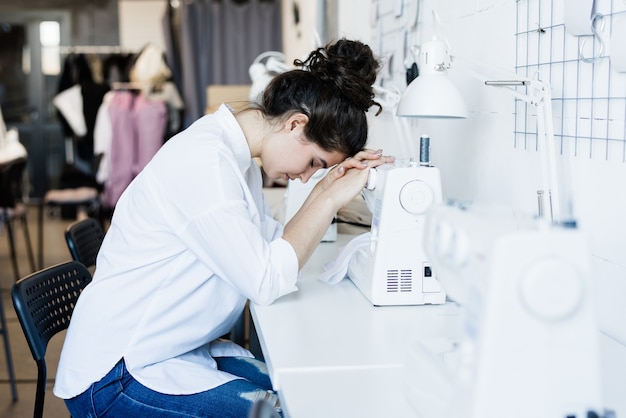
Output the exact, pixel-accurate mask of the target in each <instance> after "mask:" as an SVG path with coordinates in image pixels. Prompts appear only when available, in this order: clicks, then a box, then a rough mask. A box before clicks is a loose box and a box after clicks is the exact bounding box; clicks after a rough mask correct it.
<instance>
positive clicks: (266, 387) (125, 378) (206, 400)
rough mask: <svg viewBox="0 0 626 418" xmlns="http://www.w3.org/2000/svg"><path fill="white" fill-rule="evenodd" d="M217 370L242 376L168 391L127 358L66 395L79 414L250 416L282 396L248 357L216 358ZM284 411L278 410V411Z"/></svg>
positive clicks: (76, 416) (107, 416)
mask: <svg viewBox="0 0 626 418" xmlns="http://www.w3.org/2000/svg"><path fill="white" fill-rule="evenodd" d="M215 360H216V361H217V365H218V368H219V369H220V370H222V371H225V372H228V373H231V374H233V375H236V376H241V377H243V378H244V379H236V380H233V381H230V382H228V383H225V384H223V385H220V386H218V387H216V388H213V389H211V390H207V391H205V392H200V393H195V394H192V395H167V394H163V393H159V392H155V391H153V390H151V389H148V388H147V387H145V386H143V385H142V384H140V383H139V382H137V381H136V380H135V379H133V377H132V376H131V375H130V373H128V370H126V366H125V364H124V360H120V361H119V362H118V363H117V364H116V365H115V367H113V369H112V370H111V371H110V372H109V373H108V374H107V375H106V376H105V377H103V378H102V380H100V381H99V382H96V383H94V384H92V385H91V386H90V387H89V389H87V390H86V391H85V392H83V393H82V394H80V395H78V396H76V397H74V398H71V399H66V400H65V404H66V405H67V408H68V409H69V411H70V413H71V414H72V417H74V418H83V417H90V418H96V417H97V418H100V417H102V418H113V417H125V418H126V417H133V418H142V417H149V418H160V417H185V418H192V417H194V418H200V417H203V418H208V417H219V418H230V417H232V418H245V417H248V416H249V414H250V411H251V409H252V408H253V406H254V408H255V409H256V408H258V407H259V402H261V403H263V404H264V405H263V406H264V407H267V404H268V403H269V404H271V405H272V406H275V407H276V408H277V410H278V411H279V406H278V396H277V395H276V394H275V393H274V392H272V391H271V389H272V384H271V382H270V379H269V376H268V375H267V373H266V372H265V370H266V368H265V363H263V362H262V361H260V360H256V359H252V358H243V357H216V358H215ZM269 416H276V417H280V416H281V414H280V413H277V412H274V413H273V415H269Z"/></svg>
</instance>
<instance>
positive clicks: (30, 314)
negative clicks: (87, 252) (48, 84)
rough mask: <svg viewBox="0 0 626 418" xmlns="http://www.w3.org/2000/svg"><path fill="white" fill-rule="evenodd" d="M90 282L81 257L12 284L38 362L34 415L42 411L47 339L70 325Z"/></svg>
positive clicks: (39, 414) (26, 335) (44, 390)
mask: <svg viewBox="0 0 626 418" xmlns="http://www.w3.org/2000/svg"><path fill="white" fill-rule="evenodd" d="M90 282H91V273H90V272H89V270H87V267H85V266H84V265H83V264H82V263H80V262H78V261H67V262H65V263H61V264H57V265H54V266H52V267H47V268H45V269H43V270H40V271H37V272H35V273H32V274H30V275H28V276H26V277H24V278H23V279H20V280H19V281H17V282H16V283H15V284H13V287H12V288H11V298H12V299H13V307H14V308H15V313H16V314H17V318H18V319H19V321H20V325H21V326H22V331H24V336H25V337H26V341H27V342H28V347H29V348H30V352H31V354H32V355H33V359H34V360H35V362H36V363H37V389H36V395H35V413H34V416H35V417H41V416H42V415H43V404H44V400H45V394H46V379H47V370H46V359H45V356H46V350H47V348H48V342H49V341H50V339H51V338H52V337H54V336H55V335H56V334H58V333H59V332H61V331H63V330H65V329H67V327H68V326H69V324H70V318H71V317H72V313H73V312H74V307H75V306H76V301H77V300H78V297H79V296H80V294H81V293H82V291H83V289H84V288H85V286H87V285H88V284H89V283H90Z"/></svg>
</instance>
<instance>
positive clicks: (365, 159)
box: [323, 149, 395, 207]
mask: <svg viewBox="0 0 626 418" xmlns="http://www.w3.org/2000/svg"><path fill="white" fill-rule="evenodd" d="M394 160H395V159H394V157H391V156H384V155H383V153H382V150H370V149H364V150H362V151H360V152H358V153H357V154H355V155H354V156H353V157H350V158H346V159H345V160H344V161H342V162H341V163H339V164H337V166H335V167H334V168H333V169H332V170H331V171H330V172H329V173H328V174H327V175H326V176H325V178H324V185H323V187H324V190H326V191H327V194H330V196H332V197H333V199H334V200H335V201H336V202H337V204H338V205H339V207H341V206H343V205H345V204H347V203H348V202H350V200H352V199H353V198H354V196H356V195H357V194H358V193H360V191H361V190H362V189H363V187H365V183H367V178H368V175H369V169H370V168H374V167H377V166H379V165H382V164H385V163H391V162H393V161H394Z"/></svg>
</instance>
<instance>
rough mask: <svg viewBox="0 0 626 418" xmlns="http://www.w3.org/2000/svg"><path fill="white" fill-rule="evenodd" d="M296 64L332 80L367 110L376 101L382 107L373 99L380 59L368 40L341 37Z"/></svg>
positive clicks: (333, 83) (342, 92) (347, 96)
mask: <svg viewBox="0 0 626 418" xmlns="http://www.w3.org/2000/svg"><path fill="white" fill-rule="evenodd" d="M294 64H295V65H297V66H301V67H303V69H306V70H308V71H310V72H311V73H312V74H314V75H315V76H317V77H319V79H320V80H322V81H324V82H327V83H332V85H333V86H334V87H335V88H337V89H338V91H339V92H340V93H341V94H342V95H344V96H345V97H346V98H348V99H349V100H350V101H352V103H353V104H354V105H355V106H357V107H358V108H360V109H362V110H364V111H366V112H367V110H368V109H369V108H370V107H371V106H372V105H378V106H379V107H380V105H379V104H378V103H376V102H375V101H374V100H373V99H374V96H375V94H374V90H373V88H372V85H373V84H374V82H375V81H376V76H377V74H378V69H379V68H380V63H379V61H378V60H377V59H376V58H375V57H374V54H373V53H372V50H371V48H370V47H369V46H367V45H365V44H364V43H362V42H359V41H353V40H347V39H340V40H339V41H337V42H335V43H333V44H328V45H326V46H325V47H322V48H318V49H316V50H315V51H313V52H311V54H310V55H309V57H308V58H307V59H306V60H305V61H304V62H303V61H300V60H295V61H294Z"/></svg>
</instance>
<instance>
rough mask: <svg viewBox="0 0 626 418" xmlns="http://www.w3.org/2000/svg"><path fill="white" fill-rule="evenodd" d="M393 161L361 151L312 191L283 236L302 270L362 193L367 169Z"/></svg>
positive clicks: (377, 154) (330, 173)
mask: <svg viewBox="0 0 626 418" xmlns="http://www.w3.org/2000/svg"><path fill="white" fill-rule="evenodd" d="M392 161H393V157H383V156H382V155H381V153H380V151H370V150H365V151H361V152H359V153H358V154H357V155H355V156H354V157H352V158H348V159H347V160H345V161H343V162H342V163H340V164H338V165H337V166H336V167H334V168H333V169H332V170H331V171H329V172H328V174H326V176H325V177H324V179H322V180H321V181H320V182H319V183H318V184H317V185H316V186H315V187H314V188H313V190H312V191H311V193H310V195H309V197H308V198H307V199H306V200H305V202H304V203H303V205H302V207H301V208H300V209H299V210H298V212H297V213H296V214H295V215H294V216H293V217H292V218H291V220H290V221H289V222H288V223H287V225H285V230H284V232H283V238H284V239H285V240H286V241H288V242H289V243H290V244H291V245H292V246H293V248H294V250H295V252H296V255H297V256H298V265H299V269H302V267H303V266H304V264H306V262H307V260H308V259H309V257H310V256H311V254H312V253H313V250H315V248H316V247H317V245H318V244H319V242H320V241H321V239H322V237H323V236H324V233H325V232H326V230H327V229H328V225H330V223H331V222H332V220H333V217H335V215H336V214H337V211H338V210H339V209H340V208H342V207H343V206H345V205H346V204H347V203H349V202H350V201H351V200H352V199H353V198H354V197H355V196H356V195H357V194H358V193H360V192H361V190H362V189H363V187H364V186H365V183H366V182H367V177H368V173H369V170H368V169H369V168H373V167H376V166H379V165H381V164H384V163H386V162H392Z"/></svg>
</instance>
